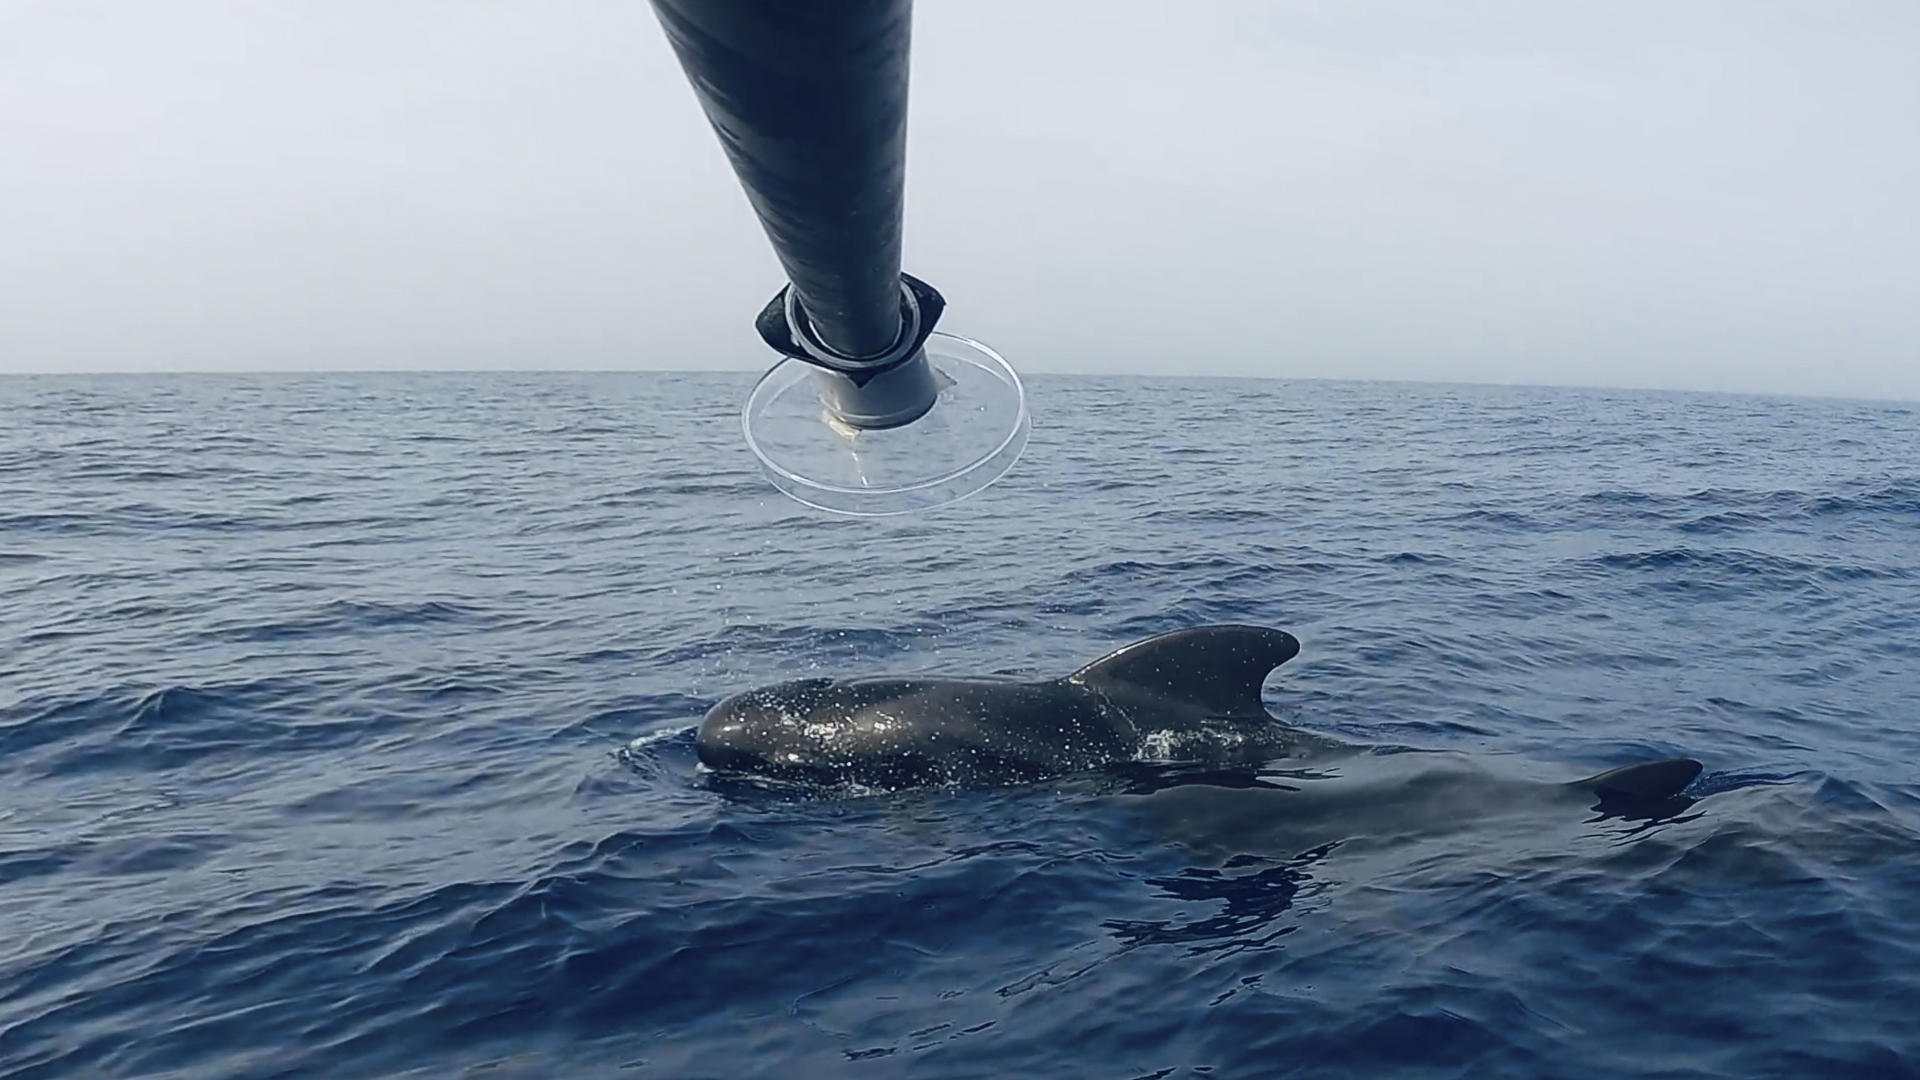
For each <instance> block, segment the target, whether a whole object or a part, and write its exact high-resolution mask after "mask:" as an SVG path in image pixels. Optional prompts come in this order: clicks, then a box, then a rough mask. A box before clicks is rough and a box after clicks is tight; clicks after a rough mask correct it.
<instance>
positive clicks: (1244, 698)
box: [695, 625, 1701, 810]
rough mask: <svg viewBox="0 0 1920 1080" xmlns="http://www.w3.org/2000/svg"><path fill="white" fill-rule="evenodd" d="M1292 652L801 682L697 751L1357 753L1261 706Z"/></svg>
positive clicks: (826, 781) (1199, 638) (1231, 641)
mask: <svg viewBox="0 0 1920 1080" xmlns="http://www.w3.org/2000/svg"><path fill="white" fill-rule="evenodd" d="M1299 652H1300V642H1299V641H1298V640H1297V639H1295V638H1294V636H1293V635H1292V634H1289V633H1287V632H1285V631H1283V630H1273V629H1268V628H1266V627H1260V626H1238V625H1219V626H1199V627H1193V628H1190V629H1186V630H1176V631H1173V632H1172V633H1167V634H1161V635H1159V636H1158V637H1152V638H1148V639H1146V640H1145V641H1139V642H1135V643H1134V644H1131V645H1128V646H1126V647H1124V648H1122V649H1119V650H1118V651H1115V652H1113V653H1109V654H1108V655H1106V656H1104V657H1102V658H1100V659H1098V660H1095V661H1094V662H1093V663H1091V664H1088V665H1087V666H1086V667H1083V668H1081V669H1080V670H1078V671H1076V672H1074V673H1072V674H1071V675H1066V676H1063V677H1061V678H1058V679H1046V680H1039V681H1028V682H1021V681H1014V680H999V679H955V678H938V677H930V676H906V677H896V678H886V677H883V678H862V679H799V680H795V681H792V682H784V683H778V684H775V685H772V686H766V687H761V688H759V689H756V690H749V691H747V692H745V693H741V694H736V695H734V696H732V697H730V698H727V699H726V700H724V701H722V702H720V703H719V704H718V705H715V706H714V707H713V708H712V709H711V710H709V711H708V713H707V715H706V718H705V720H704V721H702V723H701V725H700V731H699V735H698V736H697V737H696V740H695V745H696V748H697V750H698V753H699V758H700V762H701V763H702V764H703V765H705V766H707V767H708V768H710V769H714V770H717V771H720V772H723V773H744V774H748V775H752V776H759V777H768V778H774V779H780V780H790V781H799V782H804V783H811V784H822V785H832V784H848V783H854V784H867V785H875V786H882V787H894V788H897V787H910V786H916V785H922V784H941V783H977V782H1008V781H1019V780H1036V779H1041V778H1044V777H1050V776H1060V775H1064V774H1067V773H1074V772H1083V771H1087V770H1092V769H1097V768H1100V767H1102V766H1106V765H1111V764H1114V763H1117V762H1122V761H1128V760H1134V759H1138V758H1139V757H1141V756H1142V753H1143V751H1144V750H1146V749H1147V746H1148V743H1149V740H1155V741H1156V749H1158V750H1163V751H1164V750H1165V749H1167V748H1169V747H1172V748H1174V753H1173V754H1172V755H1166V754H1164V753H1163V754H1160V755H1159V756H1181V754H1180V749H1182V748H1185V749H1193V748H1196V747H1204V746H1208V745H1212V746H1216V747H1217V746H1220V745H1226V744H1232V745H1234V746H1237V747H1239V748H1240V750H1241V751H1242V752H1243V755H1245V754H1251V755H1258V756H1260V757H1263V758H1277V757H1314V758H1319V757H1325V756H1330V755H1333V754H1336V753H1339V752H1342V751H1345V752H1348V753H1358V752H1363V751H1364V750H1365V749H1366V748H1365V747H1354V746H1347V745H1346V744H1343V743H1338V742H1335V741H1333V740H1331V739H1328V738H1325V737H1322V736H1318V735H1313V734H1310V733H1308V732H1304V731H1300V730H1298V729H1295V728H1290V727H1287V726H1285V725H1283V724H1281V723H1280V722H1279V721H1278V720H1275V719H1274V718H1273V716H1272V715H1271V714H1269V713H1268V712H1267V710H1266V706H1265V705H1263V704H1262V703H1261V700H1260V691H1261V686H1262V685H1263V684H1264V683H1265V682H1266V679H1267V676H1268V675H1270V674H1271V673H1272V672H1273V670H1274V669H1275V668H1277V667H1279V666H1280V665H1281V664H1284V663H1286V662H1287V661H1288V660H1291V659H1293V658H1294V657H1295V656H1297V655H1298V654H1299ZM1243 760H1244V757H1243ZM1700 768H1701V767H1700V763H1699V762H1697V761H1693V760H1691V759H1686V758H1674V759H1668V760H1662V761H1652V762H1645V763H1642V764H1637V765H1628V766H1626V767H1624V768H1620V769H1615V770H1613V771H1611V772H1607V773H1603V774H1601V775H1599V776H1595V777H1589V778H1587V779H1585V780H1579V781H1575V782H1573V783H1571V784H1566V785H1557V786H1559V787H1561V788H1563V789H1567V790H1572V791H1577V792H1580V793H1583V794H1585V795H1586V796H1589V797H1592V798H1594V799H1597V800H1598V802H1599V804H1600V805H1601V806H1604V807H1614V808H1624V809H1628V810H1632V809H1633V808H1636V807H1640V808H1647V807H1662V806H1665V805H1668V804H1669V803H1672V801H1673V800H1677V799H1681V798H1682V795H1681V793H1682V792H1683V790H1684V789H1685V788H1686V787H1687V786H1688V785H1689V784H1691V783H1692V781H1693V780H1694V778H1695V777H1697V776H1698V775H1699V774H1700Z"/></svg>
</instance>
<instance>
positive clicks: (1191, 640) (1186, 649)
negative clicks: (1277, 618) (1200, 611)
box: [1067, 625, 1300, 719]
mask: <svg viewBox="0 0 1920 1080" xmlns="http://www.w3.org/2000/svg"><path fill="white" fill-rule="evenodd" d="M1299 653H1300V642H1299V640H1298V639H1297V638H1295V637H1294V636H1293V635H1292V634H1289V633H1287V632H1286V631H1284V630H1269V629H1267V628H1266V627H1264V626H1234V625H1222V626H1195V627H1192V628H1189V629H1186V630H1175V631H1173V632H1172V633H1169V634H1161V635H1160V636H1158V637H1151V638H1148V639H1147V640H1145V641H1137V642H1135V643H1133V644H1132V645H1128V646H1127V647H1126V648H1123V649H1121V650H1119V651H1118V652H1113V653H1109V654H1107V655H1106V656H1103V657H1101V658H1100V659H1098V660H1095V661H1094V662H1093V663H1091V664H1088V665H1087V666H1086V667H1083V668H1081V669H1080V670H1079V671H1076V672H1074V673H1073V674H1072V675H1069V676H1068V677H1067V678H1068V679H1069V680H1070V681H1072V682H1077V683H1080V684H1082V685H1085V686H1090V687H1093V688H1094V689H1096V690H1099V689H1103V688H1106V687H1109V686H1111V685H1113V684H1124V685H1125V686H1128V687H1133V688H1137V689H1139V690H1145V691H1147V692H1148V693H1151V694H1154V695H1156V696H1159V697H1165V698H1170V699H1173V700H1177V701H1182V702H1186V703H1189V704H1192V705H1197V706H1200V707H1202V708H1205V709H1208V710H1210V711H1212V712H1213V713H1214V714H1215V715H1218V716H1222V717H1239V718H1248V719H1256V718H1261V717H1266V716H1267V715H1268V713H1267V710H1266V707H1265V706H1264V705H1262V704H1260V686H1261V684H1262V683H1264V682H1266V681H1267V675H1268V674H1269V673H1270V672H1272V671H1273V669H1274V668H1277V667H1279V666H1280V665H1281V664H1284V663H1286V662H1287V661H1289V660H1291V659H1293V658H1294V657H1295V656H1297V655H1299Z"/></svg>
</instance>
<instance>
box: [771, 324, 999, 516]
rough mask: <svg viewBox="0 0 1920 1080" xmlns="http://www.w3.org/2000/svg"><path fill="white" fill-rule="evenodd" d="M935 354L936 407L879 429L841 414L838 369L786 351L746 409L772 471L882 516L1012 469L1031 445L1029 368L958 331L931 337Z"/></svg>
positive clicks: (803, 494) (807, 495)
mask: <svg viewBox="0 0 1920 1080" xmlns="http://www.w3.org/2000/svg"><path fill="white" fill-rule="evenodd" d="M926 354H927V363H928V364H929V365H930V366H931V367H932V368H933V372H934V379H935V380H936V381H937V382H938V383H939V385H940V396H939V398H938V399H937V400H936V401H935V402H934V405H933V408H932V409H931V410H929V411H928V412H927V414H926V415H924V416H922V417H921V418H920V419H918V420H915V421H914V422H913V423H911V424H906V425H903V426H901V427H897V428H884V429H879V430H862V429H858V428H853V427H849V426H848V425H847V424H845V423H843V422H841V421H840V420H839V419H838V418H836V417H835V416H834V415H833V412H832V410H830V409H829V408H828V407H827V405H826V399H825V397H824V394H823V392H824V391H825V390H826V389H827V387H826V385H825V384H824V380H826V379H831V378H834V377H835V376H832V375H829V374H826V373H823V372H822V371H820V369H818V368H816V367H814V366H813V365H811V364H806V363H802V362H800V361H798V360H782V361H781V362H780V363H779V364H778V365H776V366H775V367H774V368H773V370H771V371H769V372H767V373H766V374H765V375H764V376H762V377H761V379H760V381H759V382H758V383H757V384H755V385H754V388H753V393H751V394H749V395H748V396H747V404H746V407H745V408H744V409H743V410H742V411H741V425H742V427H743V428H744V429H745V430H746V435H747V446H748V448H749V449H751V450H752V451H753V454H754V457H756V458H758V459H759V461H760V467H761V469H762V470H763V471H764V472H765V473H766V474H767V479H769V480H771V481H772V482H773V485H774V486H775V487H777V488H779V489H780V490H781V491H783V492H785V493H786V494H788V495H790V496H792V497H793V498H795V499H797V500H799V501H800V502H803V503H806V504H807V505H808V506H814V507H818V508H820V509H822V510H831V511H833V512H834V513H838V514H854V515H858V516H862V517H878V516H882V515H886V514H905V513H911V512H913V511H915V510H926V509H929V508H931V507H935V506H941V505H944V504H946V503H950V502H956V501H958V500H960V499H964V498H966V497H967V496H969V495H972V494H974V493H975V492H977V491H980V490H981V489H983V488H985V487H986V486H987V485H989V484H991V483H993V482H994V481H995V480H998V479H1000V478H1001V477H1002V476H1004V475H1006V472H1007V470H1008V469H1010V468H1012V467H1013V463H1014V462H1015V461H1018V460H1019V459H1020V452H1021V451H1022V450H1025V449H1026V446H1027V431H1028V427H1029V422H1028V419H1027V392H1026V388H1025V387H1023V386H1021V385H1020V377H1019V376H1017V375H1015V374H1014V373H1013V368H1012V367H1010V366H1009V365H1008V364H1007V362H1006V361H1005V360H1004V359H1002V358H1001V356H1000V354H999V353H996V352H994V351H993V350H992V349H989V348H987V347H986V346H985V345H982V344H980V343H979V342H977V341H973V340H970V339H968V338H963V337H956V336H954V335H952V334H942V333H937V332H936V333H935V334H933V335H932V336H931V337H929V338H928V339H927V344H926ZM923 400H924V399H923Z"/></svg>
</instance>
